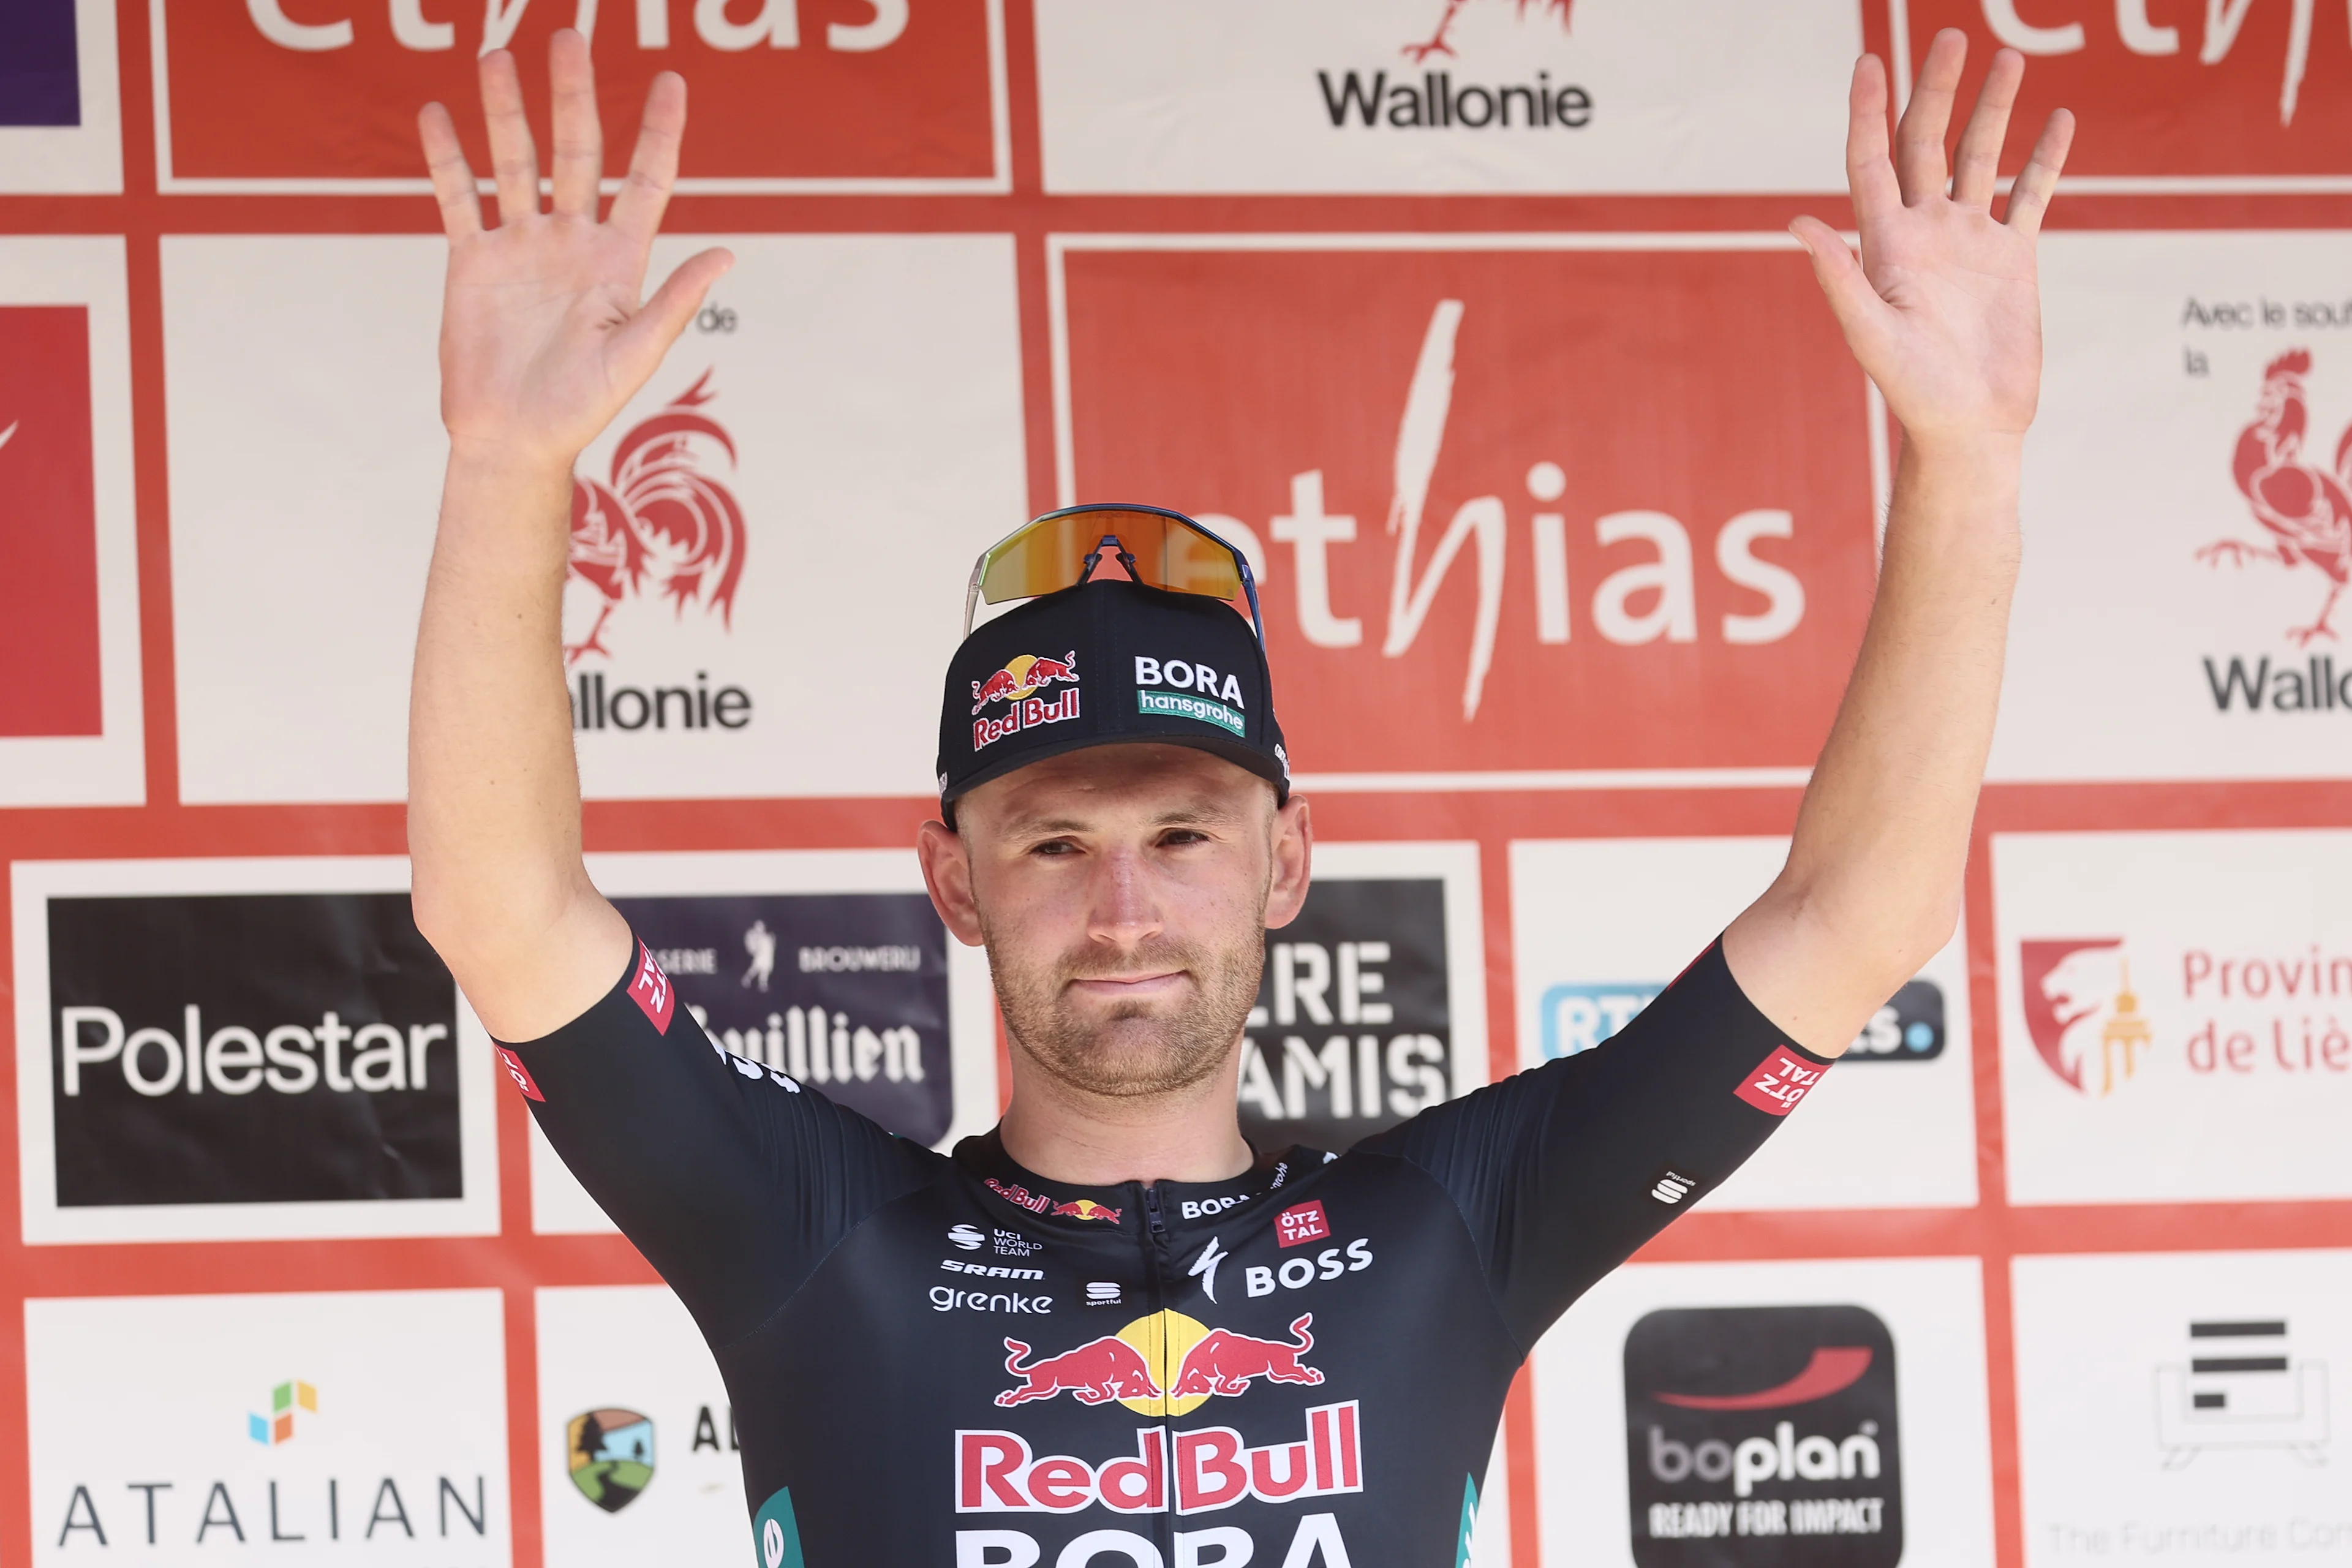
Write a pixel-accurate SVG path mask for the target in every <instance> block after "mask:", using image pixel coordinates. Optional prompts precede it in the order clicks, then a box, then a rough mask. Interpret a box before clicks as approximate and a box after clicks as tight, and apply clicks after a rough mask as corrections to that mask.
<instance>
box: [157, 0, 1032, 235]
mask: <svg viewBox="0 0 2352 1568" xmlns="http://www.w3.org/2000/svg"><path fill="white" fill-rule="evenodd" d="M828 9H829V10H830V13H831V14H830V15H829V16H828V15H824V14H823V13H820V12H818V10H817V8H815V7H813V6H808V5H802V4H800V3H799V0H760V3H759V4H757V5H743V4H738V5H732V6H729V5H720V4H718V3H717V0H694V3H693V4H691V5H689V4H687V3H686V0H640V3H639V4H637V5H635V6H627V5H622V6H614V5H604V6H603V7H602V8H601V10H600V8H599V6H598V5H597V4H596V0H577V3H576V4H574V5H562V3H561V0H553V3H551V0H541V3H540V4H539V5H530V4H528V0H499V3H496V4H492V5H488V7H487V8H484V7H479V6H477V7H475V8H473V9H472V10H471V11H470V12H468V11H467V10H464V9H450V10H447V11H445V12H440V13H438V16H443V17H446V19H436V15H434V14H428V12H427V10H426V8H425V7H423V6H420V5H416V4H415V3H414V0H403V3H398V4H394V5H390V6H389V7H387V6H385V5H368V4H361V3H358V0H352V3H349V4H338V3H336V0H326V3H324V4H319V3H304V4H299V5H297V4H291V3H289V0H250V3H249V4H247V5H241V6H226V7H224V6H220V5H205V4H199V3H197V0H159V3H158V5H157V11H156V21H157V35H158V38H157V53H158V56H159V57H160V58H159V59H158V62H157V65H158V70H159V72H160V76H161V79H160V80H159V83H158V92H157V98H158V100H159V102H160V103H167V104H168V108H169V112H168V114H167V115H166V117H165V121H164V124H163V126H162V127H161V131H162V133H163V134H162V143H163V145H162V148H161V152H162V154H163V158H162V162H163V169H162V171H161V172H162V174H163V181H164V184H165V187H166V188H167V189H169V188H174V187H182V188H184V187H187V186H188V185H190V184H194V188H198V189H202V188H205V184H206V183H218V182H227V183H229V184H230V185H231V188H247V189H252V188H259V189H269V188H272V187H273V186H282V185H286V184H289V183H291V184H294V188H297V189H304V188H307V189H318V188H320V186H321V185H322V184H323V185H324V186H325V188H328V189H359V190H366V189H370V188H392V189H397V188H400V187H399V186H398V185H395V184H393V182H409V183H413V182H415V181H417V180H418V179H419V178H420V176H421V175H422V174H423V172H424V171H423V168H422V166H421V165H420V164H419V163H418V162H417V157H416V150H415V137H414V136H413V134H410V133H409V128H408V125H407V121H408V120H409V118H410V116H411V115H413V113H414V112H415V109H414V106H415V105H416V104H418V103H422V102H425V101H426V100H434V99H438V100H443V101H446V102H452V103H455V102H460V101H464V100H465V99H466V98H467V93H468V92H469V90H470V86H471V82H470V78H471V73H472V66H473V62H474V59H475V58H476V57H477V56H478V55H480V54H483V53H486V52H488V50H490V49H493V48H500V47H505V48H511V49H513V50H514V51H516V53H517V54H518V55H519V56H520V57H521V58H541V57H542V56H543V55H544V54H545V52H546V48H547V37H548V35H549V34H550V33H551V32H552V31H553V30H554V29H555V28H557V27H560V26H575V27H578V28H579V29H580V30H582V31H583V32H585V33H587V34H589V35H590V37H591V40H592V44H593V48H594V50H595V54H596V65H597V74H598V77H599V85H600V86H601V87H602V88H604V90H605V91H606V93H607V94H608V95H609V100H610V102H611V103H613V104H619V103H624V102H625V103H629V104H632V105H634V104H636V103H640V102H642V101H643V100H644V99H645V95H646V88H647V86H648V84H649V83H650V81H651V79H652V78H653V76H654V73H655V72H656V71H658V70H663V69H671V70H678V71H683V72H684V73H686V75H687V76H688V78H689V79H691V80H692V81H693V83H694V87H695V110H694V112H695V123H696V126H697V128H698V134H697V135H695V136H692V137H689V138H688V141H687V142H686V145H685V147H684V150H683V153H682V154H681V163H680V173H681V175H682V177H683V179H684V180H685V181H686V182H687V184H688V188H691V187H692V185H693V184H694V183H695V182H697V181H717V182H726V183H728V184H731V185H732V186H733V187H734V188H738V189H754V190H756V189H763V188H765V189H779V188H781V189H791V188H794V187H795V186H799V187H803V188H806V187H808V186H809V185H810V184H812V183H814V186H815V188H819V189H823V188H827V187H828V186H829V187H831V188H835V189H838V188H844V187H845V186H846V187H847V188H852V189H857V188H866V189H888V188H893V187H899V188H904V187H907V186H908V184H910V183H911V184H912V185H913V188H917V189H940V188H945V189H990V188H997V187H999V186H1000V185H1001V183H1002V179H1003V168H1002V167H1001V164H1000V161H999V151H998V146H997V131H996V124H995V121H996V114H997V108H998V105H997V102H996V99H997V93H996V90H995V82H994V79H993V78H994V71H993V69H992V63H991V51H992V47H1001V46H1000V45H998V44H997V42H996V40H997V37H998V35H999V34H1000V32H1001V25H1002V24H1001V16H999V7H998V6H997V5H980V4H975V5H945V6H940V5H930V6H927V5H909V4H908V0H877V3H876V4H874V5H870V6H866V7H865V8H864V14H863V15H862V16H861V15H859V10H860V8H859V7H857V6H843V7H831V8H828ZM536 128H537V130H538V132H539V137H540V142H539V144H540V146H541V147H542V148H544V147H546V146H547V145H548V144H549V143H548V140H547V127H546V122H545V121H543V120H541V121H538V122H537V126H536ZM461 134H463V135H464V137H465V138H466V141H467V154H468V156H469V157H471V159H472V160H473V163H474V166H475V167H476V168H478V169H487V168H488V167H489V164H488V162H487V160H486V153H487V149H486V147H485V146H484V145H482V143H481V142H480V141H479V138H478V133H477V132H475V130H474V128H473V127H472V126H471V125H467V126H466V127H465V129H464V130H463V132H461ZM607 153H608V158H607V163H606V174H608V175H609V176H611V177H615V178H617V177H618V176H620V175H621V174H623V173H625V160H626V156H627V145H626V141H625V138H615V139H614V145H613V146H612V147H610V148H608V149H607ZM722 188H723V187H722Z"/></svg>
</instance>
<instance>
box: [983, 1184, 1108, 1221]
mask: <svg viewBox="0 0 2352 1568" xmlns="http://www.w3.org/2000/svg"><path fill="white" fill-rule="evenodd" d="M988 1190H989V1191H990V1192H992V1193H994V1194H996V1195H997V1196H998V1197H1000V1198H1003V1200H1004V1201H1005V1202H1006V1203H1008V1204H1011V1205H1013V1207H1015V1208H1024V1209H1027V1210H1028V1211H1029V1212H1030V1213H1031V1214H1051V1215H1067V1216H1069V1217H1070V1218H1071V1219H1100V1220H1108V1221H1109V1222H1110V1223H1111V1224H1113V1225H1117V1224H1118V1216H1119V1215H1123V1214H1125V1213H1126V1212H1127V1211H1126V1210H1125V1209H1115V1208H1113V1207H1111V1206H1110V1205H1108V1204H1098V1203H1097V1202H1095V1200H1094V1199H1092V1198H1074V1199H1072V1200H1071V1201H1070V1202H1068V1203H1064V1202H1062V1201H1061V1200H1060V1199H1059V1198H1056V1197H1055V1196H1053V1195H1052V1194H1047V1193H1033V1192H1031V1191H1030V1190H1029V1189H1028V1188H1026V1187H1024V1186H1023V1185H1021V1184H1019V1183H1018V1182H1011V1183H1007V1182H1000V1181H998V1180H997V1179H996V1178H995V1177H994V1176H991V1177H989V1178H988Z"/></svg>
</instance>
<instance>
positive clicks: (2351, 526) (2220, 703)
mask: <svg viewBox="0 0 2352 1568" xmlns="http://www.w3.org/2000/svg"><path fill="white" fill-rule="evenodd" d="M2311 371H2312V356H2311V352H2310V351H2309V350H2308V349H2291V350H2289V351H2288V352H2287V353H2283V354H2281V355H2279V356H2278V357H2277V358H2276V359H2273V360H2272V361H2271V362H2270V363H2269V364H2268V365H2266V366H2265V367H2264V368H2263V384H2262V387H2261V390H2260V391H2259V392H2258V393H2257V394H2256V395H2255V410H2254V417H2253V419H2252V422H2251V423H2249V424H2248V425H2247V426H2245V427H2244V428H2243V429H2242V430H2240V431H2239V432H2238V438H2237V442H2236V445H2235V447H2233V448H2232V450H2231V456H2230V477H2231V479H2234V480H2235V481H2236V483H2237V487H2238V490H2239V493H2240V494H2242V496H2244V497H2245V500H2246V509H2247V512H2248V514H2249V516H2250V518H2251V521H2252V522H2253V523H2254V524H2255V525H2256V526H2257V528H2258V530H2259V532H2258V533H2256V534H2255V535H2254V536H2253V537H2252V538H2249V537H2247V536H2245V535H2244V534H2242V533H2240V534H2236V535H2231V536H2227V537H2224V538H2222V539H2220V540H2217V541H2215V542H2213V543H2210V544H2208V545H2206V546H2204V547H2203V548H2202V549H2200V550H2199V551H2198V552H2197V559H2198V560H2200V561H2201V562H2204V563H2207V564H2209V565H2212V566H2215V567H2219V566H2221V564H2222V563H2225V562H2226V563H2229V564H2230V565H2232V566H2237V567H2244V566H2247V565H2250V564H2251V565H2254V566H2256V567H2263V566H2275V567H2278V568H2281V569H2284V571H2285V572H2287V573H2288V574H2290V576H2291V577H2293V578H2294V580H2295V581H2296V582H2302V583H2308V584H2310V586H2311V589H2312V591H2313V592H2314V593H2315V595H2323V596H2322V597H2320V599H2319V603H2318V612H2317V614H2316V615H2315V616H2313V617H2312V619H2311V621H2310V622H2309V624H2307V625H2294V626H2284V627H2283V628H2281V629H2282V632H2283V634H2284V638H2285V639H2286V640H2287V641H2290V642H2293V643H2294V645H2295V647H2297V648H2298V649H2300V650H2302V656H2301V657H2300V658H2295V657H2292V656H2276V657H2274V656H2273V655H2271V654H2236V653H2232V654H2227V655H2215V654H2208V655H2206V656H2205V658H2204V665H2205V683H2206V686H2207V688H2208V689H2210V691H2211V693H2212V697H2213V706H2214V708H2215V709H2216V710H2219V711H2221V712H2223V713H2229V712H2233V711H2237V712H2244V713H2247V714H2262V713H2269V714H2280V713H2321V712H2336V711H2340V712H2344V713H2352V668H2344V669H2340V670H2339V669H2338V668H2336V659H2335V657H2334V655H2333V654H2326V653H2315V652H2312V651H2311V648H2312V644H2313V643H2314V642H2315V641H2317V640H2319V639H2321V638H2325V639H2326V641H2327V642H2328V643H2330V644H2331V645H2332V644H2335V643H2336V642H2337V641H2338V640H2339V639H2338V637H2337V635H2336V627H2335V626H2334V625H2333V624H2332V623H2333V619H2334V616H2335V615H2336V601H2337V600H2338V599H2339V598H2341V597H2342V596H2343V593H2344V584H2345V581H2346V578H2347V574H2352V426H2347V427H2346V428H2345V430H2344V433H2343V434H2342V435H2341V436H2339V437H2337V438H2336V443H2335V445H2334V447H2331V448H2328V449H2327V453H2328V455H2327V457H2326V460H2325V461H2322V460H2321V459H2320V458H2319V456H2318V448H2311V449H2309V450H2306V448H2305V442H2306V441H2307V440H2308V439H2309V437H2310V436H2311V434H2312V431H2311V407H2310V402H2309V399H2308V396H2307V394H2306V392H2305V378H2307V377H2308V376H2309V375H2310V374H2311Z"/></svg>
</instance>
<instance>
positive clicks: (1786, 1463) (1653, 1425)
mask: <svg viewBox="0 0 2352 1568" xmlns="http://www.w3.org/2000/svg"><path fill="white" fill-rule="evenodd" d="M1625 1447H1626V1454H1625V1461H1626V1464H1625V1470H1626V1479H1627V1483H1628V1487H1629V1489H1630V1492H1631V1497H1630V1501H1631V1505H1632V1510H1631V1511H1632V1515H1633V1561H1634V1562H1635V1563H1639V1564H1640V1565H1641V1568H1701V1565H1702V1564H1703V1565H1705V1568H1721V1565H1723V1564H1727V1563H1728V1564H1734V1565H1736V1568H1781V1565H1783V1564H1787V1565H1791V1568H1793V1565H1795V1564H1799V1563H1802V1564H1805V1565H1806V1568H1820V1565H1828V1568H1895V1563H1897V1562H1899V1561H1900V1560H1901V1559H1902V1556H1903V1478H1902V1454H1901V1449H1900V1447H1899V1445H1898V1443H1897V1435H1896V1422H1895V1342H1894V1339H1893V1337H1892V1336H1891V1335H1889V1334H1888V1332H1887V1330H1886V1325H1885V1323H1883V1322H1881V1321H1879V1320H1878V1318H1877V1317H1876V1316H1875V1315H1874V1314H1873V1313H1871V1312H1869V1311H1867V1310H1864V1309H1863V1308H1861V1307H1715V1308H1696V1309H1689V1308H1674V1309H1667V1310H1661V1311H1655V1312H1652V1313H1650V1314H1648V1315H1647V1316H1645V1317H1643V1319H1642V1320H1641V1321H1639V1322H1637V1323H1635V1324H1634V1325H1633V1330H1632V1331H1631V1332H1629V1333H1628V1334H1627V1335H1626V1336H1625Z"/></svg>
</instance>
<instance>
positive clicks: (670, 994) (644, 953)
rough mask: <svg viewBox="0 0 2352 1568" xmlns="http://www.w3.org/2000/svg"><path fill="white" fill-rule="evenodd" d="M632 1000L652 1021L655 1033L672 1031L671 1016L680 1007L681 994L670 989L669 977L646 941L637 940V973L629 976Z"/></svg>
mask: <svg viewBox="0 0 2352 1568" xmlns="http://www.w3.org/2000/svg"><path fill="white" fill-rule="evenodd" d="M629 1000H630V1001H632V1002H635V1004H636V1005H637V1008H638V1010H639V1011H640V1012H642V1013H644V1014H645V1016H646V1018H647V1019H648V1020H649V1021H651V1023H652V1024H653V1026H654V1032H655V1033H656V1034H662V1035H667V1034H668V1033H669V1020H670V1015H671V1014H672V1013H675V1012H676V1011H677V993H676V992H674V991H672V990H671V989H670V985H669V976H668V975H667V974H665V973H662V966H661V965H660V964H659V963H656V961H655V959H654V950H653V949H652V948H650V947H647V946H646V944H645V943H644V942H638V943H637V972H636V973H635V974H633V975H631V976H630V977H629Z"/></svg>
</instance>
